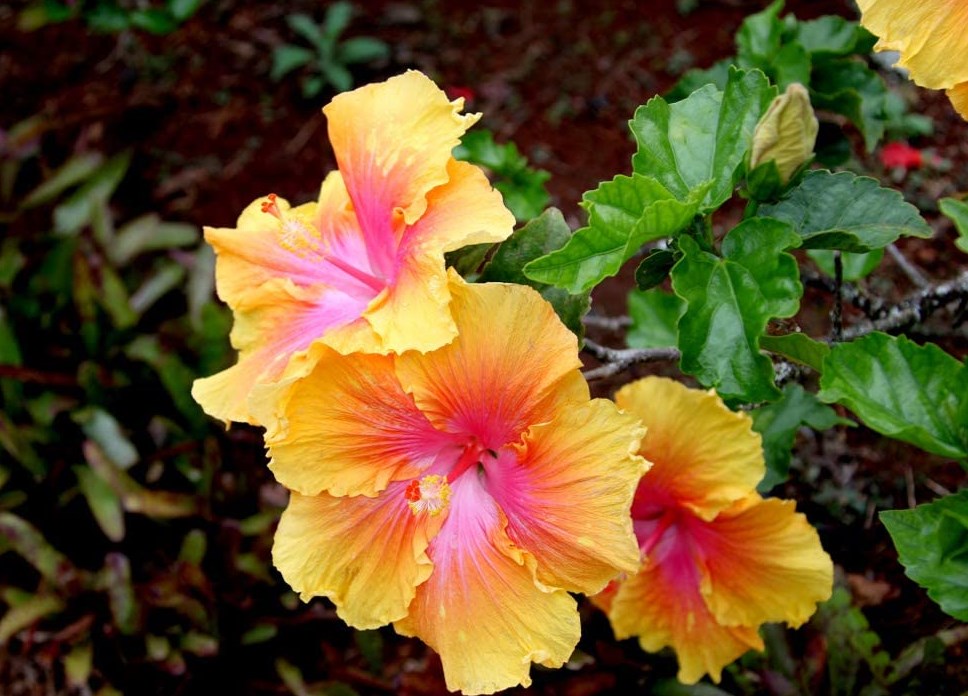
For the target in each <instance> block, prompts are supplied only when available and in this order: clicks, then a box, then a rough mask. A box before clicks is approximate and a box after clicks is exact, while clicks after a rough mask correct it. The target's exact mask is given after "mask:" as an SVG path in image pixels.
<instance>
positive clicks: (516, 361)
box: [397, 275, 588, 451]
mask: <svg viewBox="0 0 968 696" xmlns="http://www.w3.org/2000/svg"><path fill="white" fill-rule="evenodd" d="M450 291H451V294H452V296H453V298H454V303H453V310H452V311H453V315H454V319H455V321H456V323H457V329H458V336H457V338H455V339H454V341H453V342H452V343H450V344H448V345H446V346H444V347H443V348H441V349H439V350H436V351H434V352H432V353H428V354H426V355H423V356H421V355H419V354H415V353H412V352H411V353H405V354H404V355H401V356H400V358H399V360H398V362H397V374H398V376H399V377H400V381H401V383H402V384H403V386H404V388H405V389H406V390H407V391H408V392H410V393H412V394H413V396H414V400H415V401H416V403H417V406H418V408H419V409H420V410H421V411H423V412H424V413H425V414H426V415H427V417H428V418H429V419H430V421H431V422H432V423H433V424H434V426H435V427H436V428H437V429H438V430H442V431H448V432H464V433H471V434H473V435H474V436H475V437H477V438H478V440H479V441H480V442H481V443H482V444H483V445H484V446H485V447H488V448H491V449H493V450H495V451H496V450H498V449H500V448H501V447H503V446H504V445H505V444H506V443H510V442H514V441H516V440H518V438H519V437H520V436H521V435H522V434H523V433H524V431H525V430H527V429H528V428H529V427H530V426H531V425H532V424H534V423H541V422H544V421H547V420H550V419H551V418H552V417H553V416H554V414H555V413H556V412H557V408H558V405H559V404H561V403H567V402H573V401H581V400H587V399H588V387H587V385H586V384H585V383H584V380H582V379H581V375H580V374H579V373H578V368H579V367H580V366H581V362H580V361H579V359H578V342H577V340H576V338H575V336H574V334H572V333H571V332H570V331H568V329H566V328H565V326H564V325H563V324H562V323H561V321H560V320H559V319H558V317H557V315H556V314H555V312H554V309H553V308H552V307H551V305H550V304H548V303H547V302H546V301H545V300H544V298H542V297H541V295H539V294H538V293H537V292H535V291H534V290H532V289H531V288H528V287H525V286H522V285H511V284H504V283H484V284H480V285H468V284H466V283H464V282H463V281H461V280H460V279H459V278H458V277H456V276H455V275H452V276H451V284H450Z"/></svg>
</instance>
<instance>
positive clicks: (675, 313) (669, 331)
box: [625, 289, 686, 348]
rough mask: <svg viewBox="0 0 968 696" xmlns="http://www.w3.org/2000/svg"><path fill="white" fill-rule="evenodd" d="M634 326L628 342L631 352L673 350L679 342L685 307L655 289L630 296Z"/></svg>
mask: <svg viewBox="0 0 968 696" xmlns="http://www.w3.org/2000/svg"><path fill="white" fill-rule="evenodd" d="M628 304H629V316H630V317H631V319H632V326H631V327H630V328H629V332H628V334H627V335H626V336H625V341H626V343H628V346H629V348H670V347H675V346H676V344H677V343H678V342H679V329H678V328H677V324H678V322H679V316H680V315H681V314H682V313H683V311H684V310H685V308H686V303H685V302H683V301H682V300H681V299H679V297H677V296H676V295H673V294H672V293H669V292H663V291H661V290H657V289H652V290H647V291H645V292H642V291H639V290H633V291H632V292H630V293H629V301H628Z"/></svg>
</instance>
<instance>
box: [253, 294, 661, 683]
mask: <svg viewBox="0 0 968 696" xmlns="http://www.w3.org/2000/svg"><path fill="white" fill-rule="evenodd" d="M450 294H451V296H452V298H453V304H452V309H453V316H454V320H455V321H456V323H457V328H458V330H459V333H458V337H457V338H456V339H455V340H454V341H453V342H452V343H450V344H448V345H446V346H444V347H442V348H440V349H438V350H436V351H433V352H429V353H426V354H421V353H418V352H415V351H410V352H407V353H404V354H402V355H376V354H353V355H340V354H338V353H337V352H336V351H334V350H333V349H331V348H329V347H328V346H326V345H324V344H322V343H317V344H315V345H313V346H312V348H311V349H310V351H311V352H313V353H315V354H316V355H314V358H315V367H314V369H313V370H312V371H311V372H310V373H309V374H308V375H306V376H305V377H303V378H300V379H284V380H282V381H280V382H279V383H277V384H275V385H269V386H263V387H259V388H257V390H256V393H255V395H254V396H253V399H252V404H253V408H254V409H255V410H256V411H257V415H258V417H259V419H260V420H262V421H263V422H266V423H271V424H274V425H271V426H270V427H269V428H268V430H267V432H266V443H267V446H268V449H269V454H270V457H271V463H270V468H271V469H272V471H273V472H274V474H275V475H276V477H277V479H278V480H279V481H280V482H281V483H282V484H283V485H285V486H286V487H287V488H289V489H290V490H291V497H290V500H289V506H288V508H287V509H286V511H285V512H284V513H283V515H282V519H281V521H280V523H279V528H278V530H277V532H276V538H275V544H274V547H273V561H274V563H275V565H276V566H277V567H278V568H279V570H280V571H281V572H282V575H283V577H284V578H285V579H286V581H287V582H288V583H289V584H290V585H291V586H292V587H293V588H294V589H295V590H296V591H298V592H299V594H300V596H301V597H302V598H303V599H306V600H308V599H310V598H312V597H316V596H325V597H328V598H330V599H331V600H332V601H333V603H334V604H335V605H336V608H337V612H338V614H339V615H340V616H341V617H342V618H343V619H344V620H345V621H346V622H347V623H349V624H351V625H353V626H355V627H358V628H373V627H377V626H382V625H384V624H387V623H390V622H393V623H394V626H395V627H396V629H397V631H399V632H400V633H402V634H404V635H408V636H417V637H419V638H421V639H422V640H424V641H425V642H426V643H428V644H429V645H430V646H431V647H432V648H434V649H435V650H436V651H437V652H438V653H439V654H440V658H441V661H442V663H443V667H444V675H445V679H446V681H447V686H448V688H450V689H460V690H461V691H463V692H465V693H492V692H494V691H497V690H500V689H504V688H507V687H510V686H514V685H516V684H525V685H527V684H529V683H530V678H529V669H530V664H531V663H532V662H537V663H540V664H542V665H546V666H550V667H556V666H560V665H562V664H563V663H564V662H565V661H566V660H567V659H568V657H569V655H570V654H571V652H572V650H573V648H574V647H575V644H576V643H577V641H578V637H579V633H580V627H579V619H578V612H577V609H576V603H575V600H574V599H573V598H572V597H571V596H570V595H569V594H568V593H569V592H583V593H587V594H591V593H595V592H599V591H600V590H602V589H603V588H604V587H605V586H606V584H607V583H608V582H609V581H610V580H611V579H613V578H614V577H616V575H618V574H619V573H620V572H623V571H624V572H632V571H634V570H635V569H636V568H637V567H638V561H639V554H638V549H637V547H636V544H635V537H634V534H633V530H632V522H631V518H630V517H629V509H630V506H631V503H632V496H633V493H634V491H635V487H636V484H637V483H638V480H639V478H640V476H641V475H642V473H643V471H644V470H645V467H646V463H645V461H644V460H643V459H642V458H641V457H639V456H638V455H637V454H636V452H637V450H638V447H639V442H640V440H641V437H642V434H643V429H642V427H641V425H640V423H639V422H638V420H637V419H635V418H634V417H632V416H629V415H626V414H623V413H622V412H620V411H619V410H618V408H616V407H615V405H614V404H613V403H611V402H610V401H607V400H604V399H595V400H590V399H589V393H588V387H587V384H586V383H585V381H584V379H583V378H582V376H581V374H580V372H579V371H578V368H579V366H580V362H579V360H578V357H577V354H578V350H577V349H578V346H577V343H576V340H575V337H574V336H573V335H572V334H571V333H570V332H569V331H568V330H567V329H566V328H565V327H564V326H563V325H562V324H561V322H560V321H559V320H558V318H557V317H556V316H555V313H554V311H553V309H552V308H551V307H550V305H548V303H547V302H545V301H544V300H543V299H542V298H541V297H540V295H538V294H537V293H536V292H534V291H533V290H531V289H530V288H527V287H523V286H518V285H506V284H497V283H495V284H484V285H466V284H464V283H463V282H462V281H461V280H460V279H459V278H458V277H456V275H452V276H451V285H450Z"/></svg>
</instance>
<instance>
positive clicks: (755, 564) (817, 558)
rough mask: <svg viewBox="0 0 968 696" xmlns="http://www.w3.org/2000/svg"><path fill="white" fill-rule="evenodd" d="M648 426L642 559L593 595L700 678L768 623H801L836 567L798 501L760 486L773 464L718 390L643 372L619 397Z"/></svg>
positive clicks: (638, 521) (638, 513) (638, 519)
mask: <svg viewBox="0 0 968 696" xmlns="http://www.w3.org/2000/svg"><path fill="white" fill-rule="evenodd" d="M615 401H616V402H617V403H618V405H619V407H621V408H622V409H624V410H626V411H629V412H630V413H632V414H633V415H636V416H638V417H640V418H641V419H642V421H643V423H644V424H645V426H646V428H647V429H648V430H647V433H646V436H645V438H644V439H643V441H642V448H641V449H640V450H639V453H640V454H642V456H644V457H646V458H647V459H648V460H649V461H651V462H652V463H653V466H652V468H651V469H650V470H649V471H648V473H646V474H645V476H643V477H642V481H641V483H640V484H639V486H638V490H637V491H636V493H635V501H634V502H633V504H632V519H633V524H634V525H635V534H636V537H637V538H638V542H639V547H640V549H641V553H642V568H641V569H640V570H639V571H638V572H637V573H635V574H632V575H629V576H628V577H626V578H625V579H623V580H619V581H616V582H615V583H612V585H610V586H609V587H608V589H607V590H606V591H605V592H603V593H602V594H601V595H598V596H596V597H595V598H594V601H595V603H596V604H598V605H599V606H600V607H602V608H603V609H604V610H605V611H606V612H607V613H608V617H609V619H610V621H611V623H612V628H613V629H614V631H615V635H616V636H617V637H618V638H629V637H631V636H638V638H639V642H640V643H641V645H642V648H643V649H644V650H648V651H652V652H654V651H657V650H661V649H662V648H664V647H671V648H672V649H673V650H675V652H676V655H677V657H678V659H679V675H678V676H679V680H680V681H682V682H684V683H687V684H692V683H695V682H696V681H698V680H699V679H700V678H702V676H703V675H705V674H709V675H710V676H711V677H712V678H713V680H714V681H716V682H718V681H719V679H720V676H721V672H722V669H723V667H724V666H726V665H727V664H729V663H730V662H732V661H733V660H735V659H736V658H738V657H739V656H740V655H742V654H743V653H745V652H746V651H747V650H750V649H755V650H762V649H763V641H762V640H761V638H760V636H759V633H758V629H759V626H760V625H761V624H763V623H764V622H768V621H785V622H786V623H788V624H789V625H791V626H799V625H800V624H802V623H804V622H805V621H806V620H807V619H808V618H809V617H810V615H811V614H813V612H814V610H815V609H816V604H817V602H820V601H823V600H825V599H827V598H829V597H830V594H831V590H832V585H833V565H832V563H831V560H830V557H829V556H827V554H826V553H824V551H823V549H822V548H821V546H820V540H819V538H818V536H817V532H816V531H815V530H814V529H813V527H811V526H810V524H809V523H808V522H807V519H806V518H805V517H804V516H803V515H802V514H799V513H797V512H795V511H794V504H793V503H792V502H790V501H782V500H777V499H775V498H769V499H764V498H762V497H760V495H759V494H757V493H756V489H755V487H756V484H757V483H758V482H759V481H760V479H761V478H763V474H764V473H765V467H764V462H763V450H762V446H761V442H760V436H759V434H757V433H754V432H753V431H752V429H751V419H750V418H749V416H747V415H746V414H741V413H734V412H732V411H730V410H729V409H728V408H726V406H725V405H724V404H723V402H722V400H721V399H720V398H719V397H718V396H717V395H716V393H715V392H714V391H708V392H706V391H700V390H697V389H689V388H687V387H685V386H683V385H682V384H679V383H678V382H675V381H673V380H670V379H665V378H660V377H647V378H645V379H642V380H639V381H637V382H634V383H632V384H629V385H627V386H625V387H623V388H622V389H621V390H619V392H618V393H617V394H616V397H615Z"/></svg>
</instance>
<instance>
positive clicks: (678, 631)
mask: <svg viewBox="0 0 968 696" xmlns="http://www.w3.org/2000/svg"><path fill="white" fill-rule="evenodd" d="M608 616H609V619H610V620H611V622H612V629H613V630H614V631H615V637H616V638H619V639H622V638H629V637H631V636H638V638H639V643H640V644H641V645H642V649H643V650H647V651H649V652H656V651H658V650H661V649H662V648H664V647H671V648H672V649H673V650H675V652H676V657H677V658H678V659H679V674H678V678H679V681H681V682H683V683H684V684H695V683H696V682H697V681H699V680H700V679H701V678H702V677H703V675H705V674H709V675H710V677H712V679H713V681H715V682H717V683H718V682H719V680H720V678H721V675H722V670H723V667H725V666H726V665H728V664H729V663H730V662H732V661H733V660H735V659H736V658H738V657H739V656H740V655H742V654H743V653H745V652H746V651H747V650H750V649H753V650H762V649H763V641H762V640H760V637H759V634H758V633H757V632H756V627H748V626H731V627H726V626H722V625H720V624H719V622H717V621H716V619H715V618H714V617H713V615H712V614H711V613H710V611H709V609H708V608H707V607H706V604H705V602H704V601H703V597H702V595H701V594H700V593H699V576H698V570H697V569H696V567H695V565H694V562H693V560H692V558H690V557H689V556H688V554H687V553H686V552H685V551H684V550H682V549H676V550H675V552H674V553H672V554H669V555H667V556H666V557H664V558H663V560H662V562H661V563H656V562H655V561H653V560H646V561H645V564H644V566H643V568H642V570H640V571H639V572H638V573H637V574H636V575H633V576H631V577H629V578H627V579H626V580H624V581H623V582H622V583H621V584H620V585H619V588H618V590H617V591H616V592H615V594H614V596H613V597H612V599H611V608H610V610H609V615H608Z"/></svg>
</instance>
